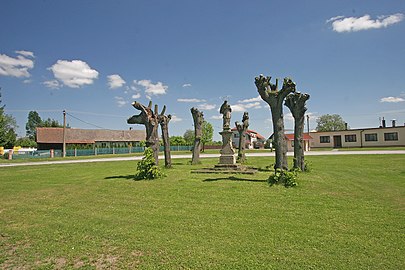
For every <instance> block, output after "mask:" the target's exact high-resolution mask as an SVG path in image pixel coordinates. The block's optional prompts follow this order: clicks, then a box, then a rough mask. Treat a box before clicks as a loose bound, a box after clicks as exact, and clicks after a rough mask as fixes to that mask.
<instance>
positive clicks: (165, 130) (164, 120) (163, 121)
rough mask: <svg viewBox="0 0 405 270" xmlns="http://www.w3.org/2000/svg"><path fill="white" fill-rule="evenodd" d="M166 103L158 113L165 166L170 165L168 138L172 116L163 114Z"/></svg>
mask: <svg viewBox="0 0 405 270" xmlns="http://www.w3.org/2000/svg"><path fill="white" fill-rule="evenodd" d="M165 111H166V105H164V106H163V109H162V112H161V113H160V114H159V116H158V118H159V123H160V127H161V128H162V139H163V146H164V153H165V167H166V168H171V167H172V157H171V155H170V140H169V138H170V137H169V121H170V120H171V119H172V116H171V115H170V114H169V115H165V114H164V113H165Z"/></svg>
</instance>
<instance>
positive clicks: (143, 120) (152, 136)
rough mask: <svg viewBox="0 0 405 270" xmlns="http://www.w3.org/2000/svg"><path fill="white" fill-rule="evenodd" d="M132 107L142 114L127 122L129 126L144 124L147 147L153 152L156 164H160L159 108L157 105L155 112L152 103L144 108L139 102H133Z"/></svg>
mask: <svg viewBox="0 0 405 270" xmlns="http://www.w3.org/2000/svg"><path fill="white" fill-rule="evenodd" d="M132 106H133V107H134V108H135V109H137V110H140V111H141V113H140V114H138V115H133V116H132V117H130V118H129V119H128V120H127V123H128V124H142V125H145V128H146V146H147V147H150V148H151V149H152V150H153V157H154V158H155V164H156V165H158V163H159V159H158V158H159V136H158V127H159V118H158V106H157V105H155V111H152V101H150V102H149V105H148V106H144V105H142V104H141V103H139V102H136V101H134V102H132Z"/></svg>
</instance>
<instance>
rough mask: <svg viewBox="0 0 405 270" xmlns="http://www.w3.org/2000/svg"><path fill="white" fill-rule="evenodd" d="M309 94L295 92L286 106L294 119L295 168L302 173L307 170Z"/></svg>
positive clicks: (288, 98) (288, 97) (286, 102)
mask: <svg viewBox="0 0 405 270" xmlns="http://www.w3.org/2000/svg"><path fill="white" fill-rule="evenodd" d="M309 97H310V96H309V95H308V94H302V93H299V92H295V93H293V94H290V95H288V96H287V98H286V100H285V105H286V106H287V107H288V108H289V109H290V111H291V113H292V115H293V117H294V168H298V169H300V170H301V171H304V170H305V158H304V138H303V136H304V122H305V112H306V111H307V108H306V107H305V103H306V101H307V100H308V99H309Z"/></svg>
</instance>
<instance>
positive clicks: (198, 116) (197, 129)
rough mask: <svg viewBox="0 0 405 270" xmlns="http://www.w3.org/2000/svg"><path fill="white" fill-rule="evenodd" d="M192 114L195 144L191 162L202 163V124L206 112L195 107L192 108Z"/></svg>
mask: <svg viewBox="0 0 405 270" xmlns="http://www.w3.org/2000/svg"><path fill="white" fill-rule="evenodd" d="M191 114H192V116H193V122H194V145H193V156H192V159H191V164H198V163H200V150H201V137H202V126H203V123H204V114H203V112H200V111H199V110H198V109H197V108H195V107H193V108H191Z"/></svg>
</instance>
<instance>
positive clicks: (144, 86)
mask: <svg viewBox="0 0 405 270" xmlns="http://www.w3.org/2000/svg"><path fill="white" fill-rule="evenodd" d="M0 6H1V9H0V10H1V11H0V13H1V16H0V24H1V25H2V27H1V28H0V37H1V43H0V87H1V88H2V90H1V93H2V100H3V104H5V105H6V112H7V113H8V114H11V115H13V116H14V117H15V118H16V120H17V124H18V125H19V128H18V134H19V135H20V136H24V135H25V123H26V121H27V115H28V112H29V111H31V110H35V111H38V112H39V114H40V116H41V117H42V118H48V117H51V118H54V119H57V120H58V121H60V122H62V111H63V110H66V111H67V112H68V113H69V114H70V115H72V116H74V117H75V118H74V117H71V116H70V115H68V123H69V124H70V126H72V127H77V128H90V129H91V128H96V127H95V126H98V127H103V128H108V129H128V128H129V125H128V124H127V123H126V119H127V118H128V117H130V116H131V115H133V114H137V113H138V111H136V110H135V109H134V108H133V107H132V106H131V102H132V101H134V100H136V101H139V102H141V103H143V104H147V103H148V102H149V100H152V101H153V103H154V104H155V103H157V104H158V105H159V107H160V108H161V107H162V106H163V105H166V106H167V113H169V114H172V115H173V116H174V117H173V120H172V122H171V124H170V125H169V132H170V135H182V134H183V133H184V132H185V130H187V129H192V128H193V126H192V117H191V113H190V108H191V107H193V106H194V107H199V108H200V110H202V111H203V112H204V115H205V119H206V120H207V121H209V122H211V123H212V124H213V126H214V131H215V137H214V139H216V140H220V137H219V135H218V132H219V131H220V129H221V125H222V121H221V119H220V117H219V116H220V115H219V112H218V111H219V107H220V105H221V103H222V102H223V100H224V99H228V101H229V103H230V104H231V105H232V107H233V113H232V122H234V121H241V119H242V114H243V111H245V110H246V111H248V112H249V115H250V128H251V129H254V130H257V131H258V132H259V133H261V134H262V135H264V136H266V137H267V136H270V135H271V133H272V124H271V116H270V112H269V107H268V105H267V104H266V103H264V102H263V101H261V100H260V99H259V98H258V93H257V89H256V87H255V85H254V77H255V76H258V75H259V74H264V75H270V76H272V77H273V78H280V79H282V78H283V77H287V76H288V77H291V78H292V79H293V80H294V81H295V83H296V84H297V90H298V91H301V92H306V93H309V94H310V95H311V98H310V100H309V101H308V114H309V115H310V119H311V121H310V128H311V129H314V128H315V126H316V122H315V120H316V117H318V116H320V115H323V114H328V113H329V114H334V113H337V114H340V115H341V116H342V117H343V118H344V120H345V121H346V122H348V124H349V126H350V127H352V128H363V127H376V126H378V125H379V117H385V119H386V120H391V119H397V123H398V124H400V125H402V124H404V123H405V45H404V44H405V17H404V16H405V15H404V14H405V1H399V0H395V1H394V0H393V1H391V0H386V1H372V0H370V1H344V0H336V1H323V0H318V1H2V3H1V4H0ZM77 118H78V119H81V120H83V121H84V122H82V121H79V120H77ZM85 122H86V123H85ZM88 123H90V124H93V125H95V126H92V125H89V124H88ZM285 125H286V128H287V129H292V128H293V121H292V118H291V115H290V114H289V113H288V109H286V111H285ZM134 128H136V129H142V128H143V127H142V126H135V127H134Z"/></svg>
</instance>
